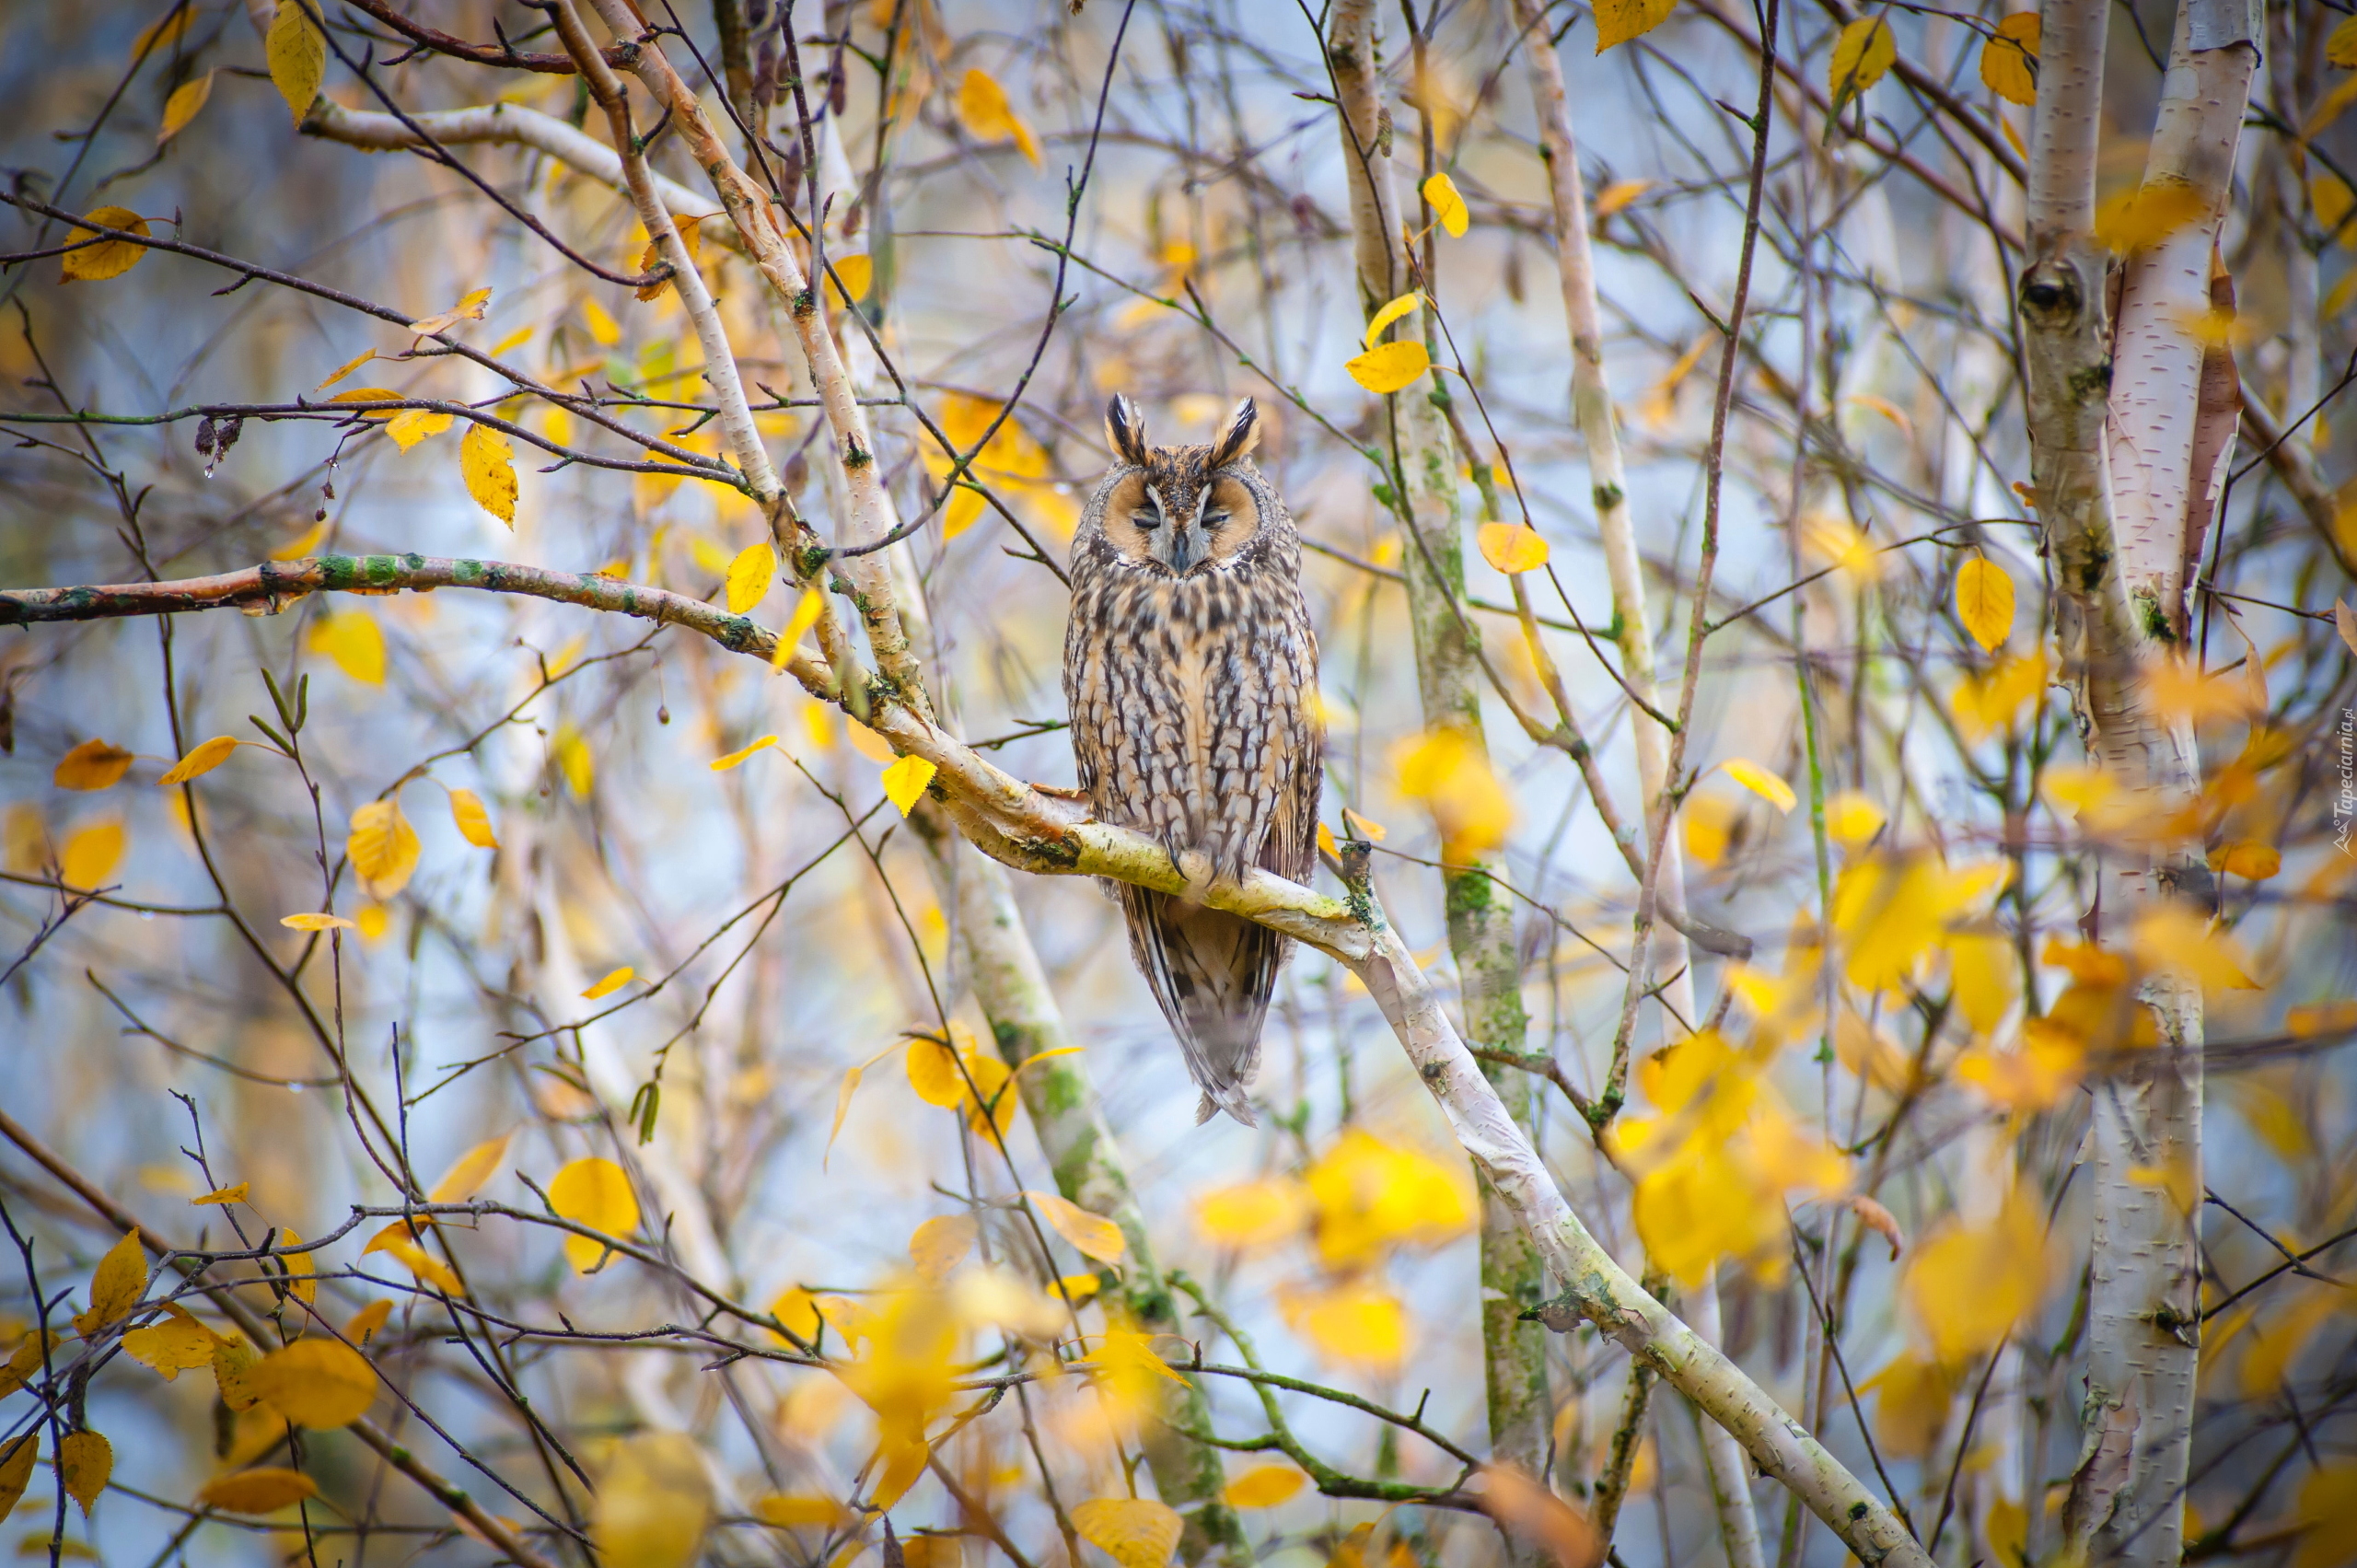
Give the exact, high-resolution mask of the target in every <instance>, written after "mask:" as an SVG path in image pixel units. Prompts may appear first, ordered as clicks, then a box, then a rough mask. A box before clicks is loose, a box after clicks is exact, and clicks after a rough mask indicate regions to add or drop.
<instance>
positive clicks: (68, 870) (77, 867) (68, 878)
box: [57, 819, 130, 888]
mask: <svg viewBox="0 0 2357 1568" xmlns="http://www.w3.org/2000/svg"><path fill="white" fill-rule="evenodd" d="M129 840H130V835H129V834H128V833H127V832H125V831H124V830H123V826H122V823H121V822H118V821H115V820H113V819H109V820H107V821H104V822H94V823H92V824H91V825H90V826H88V827H87V828H84V829H82V830H79V831H77V832H75V833H74V834H73V835H72V836H70V837H69V838H67V839H66V841H65V847H64V849H62V850H60V851H58V854H57V875H58V878H59V880H61V881H63V882H64V884H65V885H66V886H67V887H69V888H96V887H98V886H99V884H100V883H102V882H104V881H105V880H106V879H107V878H108V877H110V876H112V875H113V874H114V868H115V867H116V866H117V865H121V864H122V852H123V848H124V846H125V844H127V843H128V842H129Z"/></svg>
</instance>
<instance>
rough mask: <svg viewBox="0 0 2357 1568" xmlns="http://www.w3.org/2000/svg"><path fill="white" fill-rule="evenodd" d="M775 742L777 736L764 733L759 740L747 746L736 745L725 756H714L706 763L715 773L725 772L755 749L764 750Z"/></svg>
mask: <svg viewBox="0 0 2357 1568" xmlns="http://www.w3.org/2000/svg"><path fill="white" fill-rule="evenodd" d="M776 744H777V737H776V736H774V735H764V736H762V737H761V738H760V739H759V740H756V741H754V742H753V743H752V744H751V745H749V746H740V747H738V748H737V749H736V750H734V751H731V752H729V753H728V754H727V755H726V756H725V757H715V758H714V759H713V760H712V761H711V762H710V764H708V765H709V766H710V767H711V769H712V771H713V772H715V773H725V772H727V771H728V770H729V769H731V768H733V767H736V766H737V764H738V763H740V762H742V761H745V760H746V759H747V758H748V757H750V756H751V755H752V754H753V753H754V752H756V751H766V750H768V749H770V748H771V747H772V746H775V745H776Z"/></svg>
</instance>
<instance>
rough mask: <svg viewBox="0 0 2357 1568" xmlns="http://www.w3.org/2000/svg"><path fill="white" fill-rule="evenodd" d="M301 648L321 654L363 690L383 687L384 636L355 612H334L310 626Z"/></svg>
mask: <svg viewBox="0 0 2357 1568" xmlns="http://www.w3.org/2000/svg"><path fill="white" fill-rule="evenodd" d="M303 645H304V646H305V647H306V648H308V649H309V650H310V651H311V652H313V653H315V654H325V655H327V656H328V657H329V659H330V660H331V661H332V662H333V663H334V665H335V667H336V668H338V669H340V670H342V671H343V673H344V674H346V675H348V676H350V677H351V678H352V679H354V680H357V681H359V682H360V683H361V684H362V685H364V686H382V685H383V684H384V683H385V633H383V632H382V631H380V630H379V629H378V628H377V622H376V621H375V620H374V619H372V618H371V617H369V616H367V615H365V614H363V613H362V612H360V611H359V610H337V611H333V612H331V613H329V614H325V615H321V616H320V617H319V619H318V620H317V621H312V622H311V629H310V631H309V632H308V633H306V634H305V636H304V638H303Z"/></svg>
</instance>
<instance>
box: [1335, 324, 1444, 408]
mask: <svg viewBox="0 0 2357 1568" xmlns="http://www.w3.org/2000/svg"><path fill="white" fill-rule="evenodd" d="M1432 366H1433V359H1432V355H1431V354H1427V353H1425V352H1424V345H1423V344H1422V343H1418V342H1417V341H1415V340H1414V339H1413V338H1411V339H1409V340H1407V341H1406V342H1404V343H1378V344H1376V346H1375V347H1374V348H1371V349H1369V350H1367V351H1366V352H1365V353H1364V354H1360V355H1358V356H1357V357H1355V358H1353V359H1350V360H1346V361H1344V362H1343V365H1342V368H1343V369H1345V370H1347V371H1349V372H1350V373H1351V379H1352V380H1353V381H1356V382H1357V383H1358V384H1359V385H1360V386H1362V387H1364V388H1365V389H1367V390H1368V391H1370V392H1373V393H1375V394H1376V396H1377V397H1382V396H1384V395H1386V394H1387V393H1391V392H1396V391H1398V390H1399V389H1400V388H1402V387H1405V386H1408V385H1410V384H1411V383H1412V382H1413V381H1414V380H1415V379H1416V378H1417V377H1420V376H1422V374H1423V373H1424V372H1425V371H1427V370H1429V369H1431V368H1432Z"/></svg>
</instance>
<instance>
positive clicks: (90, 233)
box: [63, 207, 147, 283]
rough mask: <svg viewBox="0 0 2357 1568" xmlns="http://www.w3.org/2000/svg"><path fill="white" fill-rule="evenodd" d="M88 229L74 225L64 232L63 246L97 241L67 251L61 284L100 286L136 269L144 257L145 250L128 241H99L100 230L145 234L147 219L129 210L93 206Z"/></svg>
mask: <svg viewBox="0 0 2357 1568" xmlns="http://www.w3.org/2000/svg"><path fill="white" fill-rule="evenodd" d="M89 221H90V223H91V224H92V225H93V226H92V227H89V228H83V227H80V226H76V227H75V228H72V229H70V230H68V231H67V232H66V236H65V243H66V244H68V245H82V242H83V241H84V240H97V241H98V243H96V244H94V245H83V248H82V249H81V250H68V251H67V252H66V253H65V255H64V259H63V266H64V282H66V283H104V282H106V280H107V279H109V278H119V277H121V276H122V274H123V273H127V272H129V271H131V269H132V268H134V267H135V266H137V265H138V264H139V262H140V259H141V258H142V257H144V256H145V255H146V254H147V247H145V245H140V244H137V243H134V241H132V240H128V239H99V229H101V228H114V229H121V230H123V231H124V232H126V233H129V234H145V233H146V232H147V220H146V219H145V218H143V217H141V216H140V215H138V214H137V213H134V212H133V211H132V210H131V209H130V208H129V207H93V208H91V209H90V213H89Z"/></svg>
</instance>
